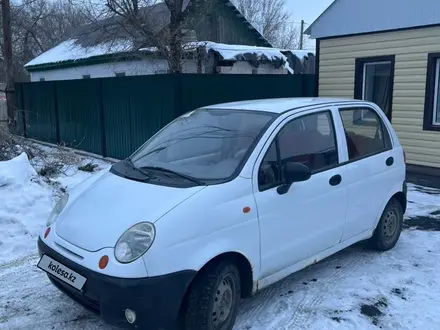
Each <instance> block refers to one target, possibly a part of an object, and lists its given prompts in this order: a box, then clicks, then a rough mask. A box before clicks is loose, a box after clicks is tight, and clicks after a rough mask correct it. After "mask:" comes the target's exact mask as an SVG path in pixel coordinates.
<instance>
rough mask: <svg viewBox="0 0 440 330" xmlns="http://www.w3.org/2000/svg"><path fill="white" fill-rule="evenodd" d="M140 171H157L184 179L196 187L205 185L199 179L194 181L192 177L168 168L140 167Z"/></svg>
mask: <svg viewBox="0 0 440 330" xmlns="http://www.w3.org/2000/svg"><path fill="white" fill-rule="evenodd" d="M141 169H146V170H153V171H159V172H166V173H170V174H174V175H176V176H179V177H181V178H184V179H186V180H188V181H191V182H194V183H195V184H197V185H198V186H204V185H205V183H204V182H202V181H200V180H199V179H196V178H194V177H192V176H189V175H186V174H183V173H179V172H176V171H173V170H170V169H168V168H164V167H159V166H142V167H141Z"/></svg>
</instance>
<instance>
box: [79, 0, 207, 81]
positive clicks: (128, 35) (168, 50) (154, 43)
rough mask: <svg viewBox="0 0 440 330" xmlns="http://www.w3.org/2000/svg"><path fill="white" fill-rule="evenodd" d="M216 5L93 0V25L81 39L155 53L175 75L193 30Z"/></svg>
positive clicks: (89, 11) (183, 0)
mask: <svg viewBox="0 0 440 330" xmlns="http://www.w3.org/2000/svg"><path fill="white" fill-rule="evenodd" d="M213 4H214V1H213V0H191V1H190V0H163V2H162V1H159V0H101V1H100V0H89V2H88V4H87V6H86V7H84V8H85V9H84V12H85V13H86V15H87V16H88V17H89V24H88V25H87V26H86V27H84V29H83V31H80V32H79V36H80V37H81V39H82V41H84V43H85V44H87V43H91V44H95V45H96V44H106V45H107V47H109V48H113V49H115V48H116V49H118V50H119V52H121V48H122V51H123V52H129V53H131V54H134V53H136V52H137V51H138V50H140V49H149V50H154V51H155V53H156V54H159V55H160V56H162V57H163V58H164V59H165V60H166V61H167V62H168V68H169V71H170V72H171V73H180V72H182V63H183V60H184V58H185V47H186V43H185V40H186V38H187V36H188V35H189V34H190V33H191V29H192V28H191V27H193V26H194V25H195V24H197V21H200V20H202V19H204V18H205V16H204V14H205V13H207V12H208V11H210V10H211V9H212V6H213ZM124 44H125V46H126V47H124ZM137 56H141V54H139V53H137Z"/></svg>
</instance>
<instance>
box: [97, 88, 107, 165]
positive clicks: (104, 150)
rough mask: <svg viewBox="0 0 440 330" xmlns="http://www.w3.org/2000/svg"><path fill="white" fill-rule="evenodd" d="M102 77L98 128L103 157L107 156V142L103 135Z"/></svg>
mask: <svg viewBox="0 0 440 330" xmlns="http://www.w3.org/2000/svg"><path fill="white" fill-rule="evenodd" d="M102 82H103V80H102V79H99V82H98V84H99V85H98V86H99V88H98V90H99V123H100V125H99V128H100V130H101V153H102V156H103V157H107V142H106V136H105V122H104V120H105V114H104V95H103V93H102Z"/></svg>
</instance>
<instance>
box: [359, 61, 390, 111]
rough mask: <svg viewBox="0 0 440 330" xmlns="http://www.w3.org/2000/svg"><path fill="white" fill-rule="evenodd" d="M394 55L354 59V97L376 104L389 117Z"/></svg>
mask: <svg viewBox="0 0 440 330" xmlns="http://www.w3.org/2000/svg"><path fill="white" fill-rule="evenodd" d="M393 85H394V56H380V57H370V58H358V59H356V83H355V98H357V99H362V100H366V101H369V102H373V103H375V104H377V105H378V106H379V107H380V108H381V109H382V110H383V112H385V114H386V115H387V117H388V118H389V119H391V108H392V101H393V87H394V86H393Z"/></svg>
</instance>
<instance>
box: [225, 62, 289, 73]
mask: <svg viewBox="0 0 440 330" xmlns="http://www.w3.org/2000/svg"><path fill="white" fill-rule="evenodd" d="M253 69H255V68H254V67H253V66H252V65H250V64H249V63H248V62H236V63H234V65H233V66H222V67H219V73H222V74H252V71H253ZM257 74H287V70H286V69H285V68H284V67H280V68H278V69H277V68H275V67H274V66H273V65H271V64H266V63H263V64H260V66H259V67H258V68H257Z"/></svg>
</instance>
